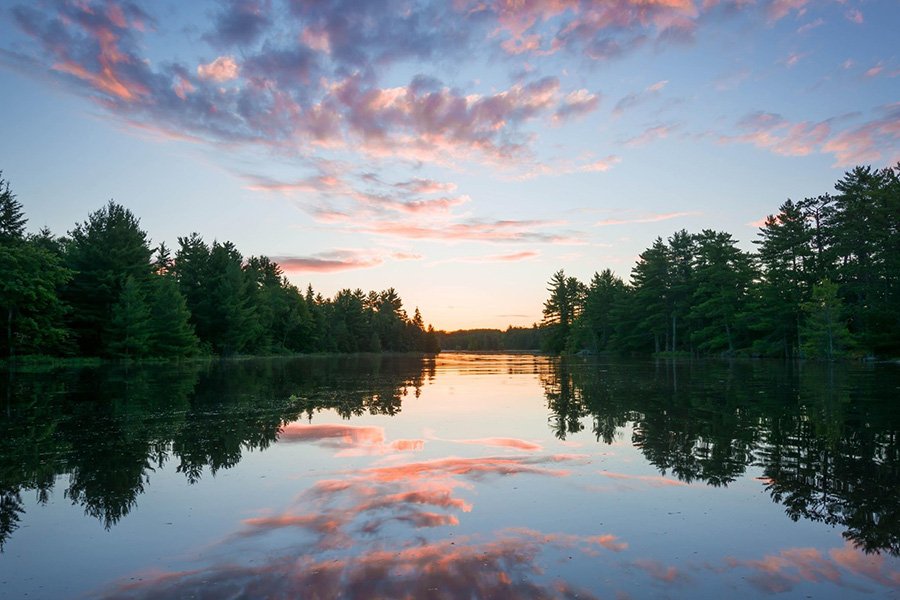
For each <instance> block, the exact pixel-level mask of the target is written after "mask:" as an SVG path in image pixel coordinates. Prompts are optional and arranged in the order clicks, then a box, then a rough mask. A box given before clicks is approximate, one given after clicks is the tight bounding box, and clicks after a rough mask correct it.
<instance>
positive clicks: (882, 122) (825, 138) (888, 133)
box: [719, 103, 900, 167]
mask: <svg viewBox="0 0 900 600" xmlns="http://www.w3.org/2000/svg"><path fill="white" fill-rule="evenodd" d="M878 114H879V116H878V117H876V118H874V119H870V120H869V121H866V122H864V123H862V124H857V125H851V126H847V123H848V122H852V121H853V120H855V117H858V115H856V114H850V115H841V116H839V117H834V118H831V119H827V120H824V121H819V122H815V123H812V122H801V123H793V122H790V121H788V120H787V119H785V118H784V117H782V116H781V115H779V114H776V113H767V112H762V111H759V112H755V113H751V114H749V115H746V116H745V117H744V118H742V119H741V120H740V121H739V122H738V128H739V129H741V130H743V131H744V133H741V134H739V135H733V136H727V135H720V136H719V141H720V142H723V143H733V142H742V143H749V144H753V145H754V146H757V147H759V148H765V149H767V150H770V151H772V152H774V153H776V154H781V155H784V156H807V155H809V154H812V153H813V152H822V153H830V154H833V155H834V157H835V166H838V167H847V166H852V165H854V164H859V163H866V162H878V161H884V160H892V159H894V158H895V157H896V156H897V155H898V153H900V125H898V123H900V103H894V104H890V105H887V106H883V107H880V108H879V109H878ZM839 128H840V129H839Z"/></svg>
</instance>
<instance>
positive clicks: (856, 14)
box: [844, 8, 864, 25]
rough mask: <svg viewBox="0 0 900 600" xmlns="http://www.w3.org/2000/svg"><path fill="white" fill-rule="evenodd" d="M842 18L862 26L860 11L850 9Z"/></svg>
mask: <svg viewBox="0 0 900 600" xmlns="http://www.w3.org/2000/svg"><path fill="white" fill-rule="evenodd" d="M844 18H845V19H847V20H848V21H850V22H851V23H856V24H857V25H862V23H863V21H864V19H863V14H862V11H860V10H859V9H856V8H851V9H850V10H848V11H847V12H845V13H844Z"/></svg>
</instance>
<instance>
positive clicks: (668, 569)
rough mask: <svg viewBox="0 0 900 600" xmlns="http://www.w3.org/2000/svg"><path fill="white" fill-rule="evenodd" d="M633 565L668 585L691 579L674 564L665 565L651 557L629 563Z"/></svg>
mask: <svg viewBox="0 0 900 600" xmlns="http://www.w3.org/2000/svg"><path fill="white" fill-rule="evenodd" d="M629 564H630V565H631V566H633V567H637V568H638V569H641V570H642V571H644V572H645V573H647V575H649V576H650V577H651V578H653V579H656V580H657V581H660V582H662V583H665V584H667V585H673V584H683V583H687V582H688V581H690V578H689V577H688V576H687V575H685V574H684V573H682V572H681V571H679V570H678V569H677V568H675V567H673V566H665V565H663V564H662V563H660V562H659V561H656V560H649V559H638V560H634V561H632V562H631V563H629Z"/></svg>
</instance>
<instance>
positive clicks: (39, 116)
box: [0, 0, 900, 329]
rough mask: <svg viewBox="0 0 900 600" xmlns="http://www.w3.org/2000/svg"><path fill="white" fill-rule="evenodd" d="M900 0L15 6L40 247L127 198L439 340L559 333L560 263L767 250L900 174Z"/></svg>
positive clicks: (13, 101)
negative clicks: (787, 221)
mask: <svg viewBox="0 0 900 600" xmlns="http://www.w3.org/2000/svg"><path fill="white" fill-rule="evenodd" d="M898 17H900V10H898V6H897V4H896V3H895V2H892V1H890V0H874V1H869V2H862V1H860V0H847V1H846V2H827V3H826V2H812V1H810V0H756V1H749V2H748V1H743V0H721V1H712V2H711V1H705V2H702V1H700V0H666V1H654V2H647V1H645V0H615V1H609V2H607V1H604V2H593V1H589V0H565V1H557V2H507V1H503V0H490V1H488V2H476V1H470V0H459V1H456V2H439V1H434V2H432V1H427V0H416V1H413V2H407V1H405V0H402V1H401V0H377V1H371V2H362V3H360V2H346V1H335V2H311V1H305V0H291V1H288V0H271V1H267V0H233V1H228V2H211V1H210V2H190V3H184V2H176V1H174V0H165V1H161V2H148V3H133V2H120V1H119V0H86V1H74V0H71V1H62V2H53V3H31V2H15V1H14V2H9V3H5V4H4V7H3V10H2V12H0V39H2V41H0V85H2V86H3V89H4V117H5V121H6V123H8V124H9V126H7V127H6V128H5V131H4V140H5V143H4V144H3V148H2V149H0V169H2V171H3V177H4V178H6V179H8V180H9V181H11V182H12V184H13V186H14V189H15V190H16V193H17V196H18V198H19V199H20V200H21V201H22V203H23V204H24V206H25V208H26V210H27V214H28V216H29V219H30V223H29V227H31V228H32V229H34V230H37V229H38V228H40V227H42V226H45V225H46V226H48V227H49V228H50V229H51V230H52V231H54V232H55V233H56V234H64V233H65V232H66V231H68V230H70V229H71V228H72V227H73V225H74V224H75V223H76V222H77V221H80V220H82V219H83V218H84V217H85V216H86V215H87V214H88V213H89V212H90V211H93V210H96V209H97V208H99V207H100V206H102V205H103V203H104V202H106V201H107V200H108V199H110V198H113V199H115V200H116V201H117V202H119V203H122V204H123V205H124V206H126V207H128V208H129V209H130V210H132V211H133V212H134V214H135V215H137V216H138V217H140V218H141V223H142V226H143V227H144V228H145V229H146V230H147V231H148V232H150V235H151V236H152V238H153V241H154V243H158V242H160V241H165V242H166V243H167V244H168V245H169V246H170V247H172V246H175V245H176V239H177V237H178V236H184V235H188V234H189V233H190V232H192V231H197V232H199V233H200V234H201V235H202V236H203V237H204V238H205V239H208V240H212V239H218V240H220V241H221V240H230V241H232V242H234V243H235V245H236V246H237V247H238V248H239V249H240V251H241V252H242V253H243V254H244V255H245V256H250V255H267V256H270V257H273V258H274V259H276V260H277V261H278V262H279V263H280V264H281V265H282V266H283V268H284V271H285V273H286V274H287V275H288V276H289V278H290V279H291V281H292V282H293V283H295V284H297V285H298V286H300V287H302V288H305V287H306V285H307V284H308V283H311V284H312V285H313V287H314V288H315V289H316V290H317V291H321V292H322V293H323V294H324V295H325V296H328V297H330V296H332V295H333V294H334V293H335V292H336V291H338V290H339V289H341V288H357V287H358V288H362V289H364V290H368V289H378V290H380V289H384V288H386V287H390V286H392V287H394V288H396V289H397V290H398V292H399V293H400V295H401V296H402V298H403V299H404V302H405V306H406V308H407V310H408V311H409V312H410V313H411V312H412V310H413V309H414V307H416V306H418V307H419V308H420V309H421V310H422V313H423V316H424V318H425V320H426V321H427V322H430V323H433V324H434V325H435V327H438V328H444V329H454V328H460V327H505V326H506V325H508V324H514V325H530V324H531V323H533V322H536V321H540V319H541V303H542V301H543V299H544V296H545V282H546V281H547V279H548V278H549V276H550V275H551V274H552V273H553V272H555V271H556V270H558V269H559V268H565V269H566V271H567V273H570V274H571V275H574V276H576V277H579V278H580V279H581V280H588V279H589V278H590V276H591V274H592V273H593V272H594V271H599V270H602V269H603V268H607V267H609V268H611V269H613V271H614V272H616V273H617V274H618V275H619V276H621V277H623V278H626V279H627V277H628V275H629V272H630V269H631V266H632V264H633V262H634V259H635V257H636V256H637V255H638V254H639V253H640V252H641V251H642V250H643V249H644V248H646V247H648V246H649V245H650V244H651V243H652V241H653V239H654V238H655V237H656V236H658V235H661V236H663V237H666V236H668V235H670V234H671V233H672V232H674V231H675V230H678V229H681V228H685V229H688V230H689V231H699V230H700V229H702V228H707V227H708V228H715V229H721V230H726V231H730V232H732V233H733V234H734V236H735V238H736V239H738V240H739V242H740V244H741V245H742V246H743V247H745V248H747V249H750V248H752V244H751V242H752V240H754V239H755V238H756V234H757V229H756V227H757V226H758V224H759V223H760V219H761V218H762V217H763V216H764V215H766V214H769V213H772V212H777V207H778V205H779V204H780V203H781V202H783V201H784V200H785V199H786V198H787V197H791V198H794V199H801V198H803V197H805V196H815V195H818V194H822V193H826V192H829V191H831V188H832V185H833V182H834V181H835V180H836V179H838V178H839V177H840V175H841V174H842V173H843V170H845V169H848V168H850V167H852V166H854V165H856V164H872V165H873V166H874V167H878V168H882V167H886V166H888V165H891V164H893V163H896V162H897V161H898V159H900V102H898V101H900V55H898V54H897V53H896V24H897V21H898Z"/></svg>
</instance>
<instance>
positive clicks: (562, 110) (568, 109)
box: [553, 88, 600, 121]
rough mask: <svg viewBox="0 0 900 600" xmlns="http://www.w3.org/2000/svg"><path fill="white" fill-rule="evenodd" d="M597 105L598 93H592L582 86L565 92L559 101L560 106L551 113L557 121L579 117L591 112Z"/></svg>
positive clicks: (598, 104)
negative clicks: (567, 92)
mask: <svg viewBox="0 0 900 600" xmlns="http://www.w3.org/2000/svg"><path fill="white" fill-rule="evenodd" d="M598 106H600V95H599V94H592V93H590V92H589V91H587V90H586V89H583V88H582V89H580V90H576V91H574V92H571V93H569V94H567V95H566V97H565V98H563V100H562V102H561V103H560V107H559V108H557V109H556V112H555V113H553V117H554V119H555V120H557V121H563V120H566V119H568V118H570V117H580V116H583V115H586V114H588V113H590V112H593V111H594V110H596V109H597V107H598Z"/></svg>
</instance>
